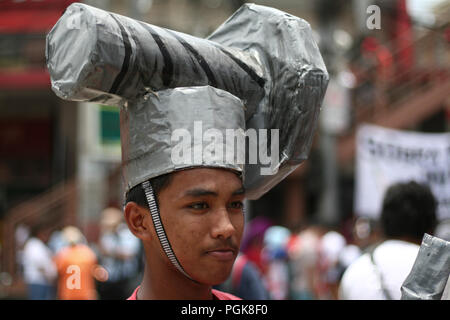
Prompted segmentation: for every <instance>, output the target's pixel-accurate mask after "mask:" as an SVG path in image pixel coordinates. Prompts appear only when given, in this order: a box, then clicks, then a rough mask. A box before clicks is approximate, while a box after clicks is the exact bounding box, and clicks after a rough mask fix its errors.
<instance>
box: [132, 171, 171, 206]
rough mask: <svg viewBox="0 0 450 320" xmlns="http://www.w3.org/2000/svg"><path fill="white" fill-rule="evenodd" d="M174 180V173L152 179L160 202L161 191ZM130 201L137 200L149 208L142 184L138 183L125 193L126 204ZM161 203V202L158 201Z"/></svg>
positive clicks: (151, 182) (151, 183)
mask: <svg viewBox="0 0 450 320" xmlns="http://www.w3.org/2000/svg"><path fill="white" fill-rule="evenodd" d="M171 181H172V174H170V173H168V174H164V175H162V176H158V177H156V178H153V179H150V181H149V182H150V185H151V186H152V189H153V192H154V194H155V196H156V201H157V202H158V195H159V193H160V192H161V191H162V190H163V189H164V188H166V187H168V186H169V184H170V182H171ZM128 202H136V204H137V205H139V206H141V207H144V208H147V209H148V202H147V198H146V196H145V192H144V189H143V188H142V184H141V183H140V184H138V185H136V186H134V187H133V188H131V189H130V190H129V191H128V192H127V193H126V195H125V204H127V203H128ZM158 205H159V203H158Z"/></svg>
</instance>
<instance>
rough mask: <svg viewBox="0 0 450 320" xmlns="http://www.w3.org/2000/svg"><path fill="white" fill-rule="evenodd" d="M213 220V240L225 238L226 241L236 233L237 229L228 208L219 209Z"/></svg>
mask: <svg viewBox="0 0 450 320" xmlns="http://www.w3.org/2000/svg"><path fill="white" fill-rule="evenodd" d="M211 219H212V222H211V223H212V230H211V236H212V237H213V238H220V237H223V238H224V239H227V238H229V237H231V236H232V235H233V234H234V233H235V232H236V229H235V227H234V225H233V224H232V222H231V219H230V214H229V213H228V211H227V209H226V208H220V209H217V210H216V211H215V212H214V214H213V215H212V217H211Z"/></svg>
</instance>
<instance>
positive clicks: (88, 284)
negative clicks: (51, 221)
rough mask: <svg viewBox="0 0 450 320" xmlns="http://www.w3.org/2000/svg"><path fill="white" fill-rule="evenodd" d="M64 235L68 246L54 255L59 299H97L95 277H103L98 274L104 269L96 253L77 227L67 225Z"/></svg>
mask: <svg viewBox="0 0 450 320" xmlns="http://www.w3.org/2000/svg"><path fill="white" fill-rule="evenodd" d="M63 237H64V239H65V240H66V241H67V243H68V246H67V247H65V248H63V249H61V250H60V251H59V252H58V253H57V254H56V255H55V257H54V261H55V264H56V267H57V270H58V295H57V297H58V299H60V300H95V299H97V291H96V289H95V288H96V287H95V280H94V279H95V278H101V277H98V276H97V274H98V273H101V270H102V269H101V267H100V266H98V265H97V256H96V254H95V253H94V251H93V250H92V249H90V248H89V247H88V246H87V245H86V244H84V243H83V242H84V237H83V235H82V233H81V231H80V230H79V229H77V228H76V227H73V226H68V227H65V228H64V230H63ZM99 280H101V279H99Z"/></svg>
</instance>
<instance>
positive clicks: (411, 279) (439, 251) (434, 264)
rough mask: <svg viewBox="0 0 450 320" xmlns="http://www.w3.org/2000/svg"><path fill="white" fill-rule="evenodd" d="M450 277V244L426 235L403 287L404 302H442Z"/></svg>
mask: <svg viewBox="0 0 450 320" xmlns="http://www.w3.org/2000/svg"><path fill="white" fill-rule="evenodd" d="M449 276H450V242H448V241H445V240H442V239H439V238H437V237H433V236H430V235H429V234H425V235H424V237H423V240H422V244H421V246H420V249H419V253H418V254H417V258H416V261H415V262H414V265H413V268H412V270H411V272H410V273H409V275H408V277H407V278H406V280H405V281H404V282H403V284H402V287H401V292H402V300H440V299H441V298H442V297H443V293H444V289H445V287H446V284H447V281H448V279H449Z"/></svg>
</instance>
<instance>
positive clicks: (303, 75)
mask: <svg viewBox="0 0 450 320" xmlns="http://www.w3.org/2000/svg"><path fill="white" fill-rule="evenodd" d="M46 58H47V66H48V69H49V71H50V76H51V81H52V89H53V91H54V92H55V93H56V94H57V95H58V96H59V97H61V98H63V99H67V100H75V101H92V102H99V103H104V104H111V105H124V104H125V102H131V103H133V102H132V101H133V100H139V99H141V97H142V96H143V95H145V94H146V92H158V91H161V90H165V89H170V88H177V87H193V86H208V85H209V86H212V87H215V88H217V89H221V90H225V91H227V92H229V93H231V94H233V95H234V96H236V97H238V98H239V99H241V100H242V102H243V104H244V106H245V120H246V125H245V128H246V130H248V129H254V130H255V131H256V132H259V130H260V129H267V130H269V131H267V132H268V134H269V137H268V138H267V139H262V140H259V141H258V145H257V151H256V153H257V154H258V155H259V154H261V153H264V151H266V149H267V153H268V155H269V156H270V159H271V161H270V163H269V164H268V163H267V161H265V162H263V161H261V158H260V157H258V159H257V161H256V163H255V162H249V163H246V165H245V181H246V182H245V184H246V185H245V187H246V190H247V197H248V198H249V199H257V198H259V197H260V196H261V195H263V194H264V193H266V192H267V191H268V190H270V189H271V188H272V187H273V186H274V185H276V184H277V183H278V182H280V181H281V180H282V179H283V178H284V177H286V176H287V175H288V174H289V173H291V172H292V171H293V170H294V169H296V168H297V167H298V166H299V165H300V163H301V162H302V161H304V160H305V159H306V158H307V156H308V153H309V150H310V147H311V143H312V138H313V135H314V130H315V128H316V126H317V120H318V115H319V111H320V108H321V104H322V100H323V97H324V95H325V91H326V87H327V84H328V73H327V70H326V67H325V65H324V63H323V60H322V57H321V55H320V52H319V49H318V47H317V45H316V43H315V42H314V39H313V35H312V31H311V28H310V26H309V24H308V23H307V22H306V21H304V20H303V19H300V18H297V17H294V16H292V15H289V14H287V13H285V12H282V11H279V10H276V9H273V8H268V7H264V6H258V5H254V4H245V5H243V6H242V7H241V8H240V9H239V10H238V11H236V12H235V13H234V14H233V15H232V16H231V17H230V18H229V19H228V20H227V21H226V22H224V23H223V24H222V25H221V26H220V27H219V28H218V29H217V30H216V31H215V32H213V34H212V35H211V36H209V37H208V38H207V39H200V38H196V37H193V36H190V35H187V34H183V33H180V32H175V31H172V30H169V29H165V28H160V27H157V26H153V25H150V24H147V23H144V22H140V21H136V20H133V19H130V18H127V17H124V16H121V15H118V14H114V13H110V12H106V11H103V10H100V9H97V8H93V7H90V6H88V5H84V4H80V3H75V4H72V5H71V6H69V7H68V8H67V9H66V12H65V13H64V14H63V16H62V17H61V18H60V19H59V20H58V22H57V23H56V25H55V26H54V27H53V28H52V30H51V31H50V33H49V34H48V36H47V46H46ZM271 129H275V130H278V132H277V136H272V135H270V130H271ZM125 148H127V147H125ZM251 151H252V150H249V149H248V148H247V158H248V157H249V156H250V155H249V153H250V152H251Z"/></svg>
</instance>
